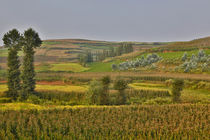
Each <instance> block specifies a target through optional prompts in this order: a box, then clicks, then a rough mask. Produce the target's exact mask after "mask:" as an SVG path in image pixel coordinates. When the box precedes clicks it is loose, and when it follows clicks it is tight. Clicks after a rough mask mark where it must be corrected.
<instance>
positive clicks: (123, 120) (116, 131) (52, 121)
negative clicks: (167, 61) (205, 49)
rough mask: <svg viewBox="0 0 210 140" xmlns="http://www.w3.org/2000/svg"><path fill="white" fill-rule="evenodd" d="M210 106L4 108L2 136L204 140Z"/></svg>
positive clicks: (0, 117) (208, 129)
mask: <svg viewBox="0 0 210 140" xmlns="http://www.w3.org/2000/svg"><path fill="white" fill-rule="evenodd" d="M209 107H210V106H209V105H187V104H185V105H182V104H179V105H165V106H120V107H119V106H118V107H83V108H82V107H81V108H76V109H73V108H68V109H61V110H59V109H57V110H55V109H54V110H42V111H38V110H24V111H23V110H22V111H21V110H20V111H12V110H10V111H9V110H6V111H0V120H1V121H0V139H1V140H11V139H17V140H18V139H34V140H40V139H43V140H45V139H60V140H63V139H64V140H65V139H73V140H80V139H81V140H82V139H85V140H92V139H99V140H100V139H103V140H104V139H107V140H108V139H109V140H112V139H113V140H128V139H130V140H133V139H148V140H151V139H153V140H154V139H161V140H162V139H167V140H170V139H171V140H176V139H202V140H205V139H206V140H208V139H209V137H210V133H209V132H210V126H209V124H210V119H209V116H210V110H209Z"/></svg>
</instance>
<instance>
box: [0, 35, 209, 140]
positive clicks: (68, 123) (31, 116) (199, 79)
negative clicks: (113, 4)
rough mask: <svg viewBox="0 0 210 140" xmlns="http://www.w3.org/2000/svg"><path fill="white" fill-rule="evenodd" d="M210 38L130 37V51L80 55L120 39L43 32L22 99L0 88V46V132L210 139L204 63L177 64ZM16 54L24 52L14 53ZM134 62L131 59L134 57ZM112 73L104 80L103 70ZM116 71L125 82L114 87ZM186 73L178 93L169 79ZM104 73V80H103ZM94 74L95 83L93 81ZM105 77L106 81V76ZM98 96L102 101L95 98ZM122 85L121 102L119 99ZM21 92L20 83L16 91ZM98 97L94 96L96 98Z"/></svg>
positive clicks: (2, 71) (1, 74) (0, 84)
mask: <svg viewBox="0 0 210 140" xmlns="http://www.w3.org/2000/svg"><path fill="white" fill-rule="evenodd" d="M208 40H209V38H205V39H201V40H194V41H190V42H171V43H144V42H142V43H141V42H133V47H134V50H135V51H134V52H132V53H128V54H123V55H121V56H116V57H109V58H106V59H105V60H103V61H100V62H92V63H87V64H86V65H81V64H79V63H78V55H79V54H83V53H84V52H85V51H87V50H91V51H102V50H103V49H108V48H109V47H114V48H116V47H118V46H119V42H106V41H91V40H82V39H67V40H65V39H64V40H46V41H44V42H43V44H42V46H41V47H40V48H39V49H36V55H35V71H36V72H37V74H36V83H37V85H36V89H35V90H36V92H35V93H34V94H31V95H29V96H28V99H27V100H25V101H22V100H21V98H18V99H17V100H16V101H14V100H12V99H11V98H10V97H7V96H6V91H7V90H8V89H7V81H6V80H7V75H6V69H7V65H6V60H7V53H8V51H7V49H5V48H0V119H1V121H0V139H30V138H32V139H115V140H118V139H119V140H122V139H126V140H127V139H204V140H205V139H206V140H207V139H209V137H210V135H209V131H210V128H209V125H208V124H209V121H210V120H209V117H208V116H209V115H210V114H209V112H210V110H209V107H210V106H209V104H210V92H209V91H210V69H209V62H208V60H206V61H205V63H206V65H207V67H206V68H207V70H206V71H204V70H202V66H203V65H204V62H202V63H201V61H198V64H197V68H196V69H195V70H193V71H189V72H184V71H181V70H180V71H175V70H174V69H175V67H176V66H180V65H182V64H183V63H184V61H183V60H182V57H183V55H184V54H185V52H187V58H186V60H185V61H191V58H192V57H193V54H194V55H196V56H197V55H198V52H199V49H202V50H204V51H205V56H206V57H208V56H210V48H209V46H210V44H209V41H208ZM152 53H156V54H157V55H158V57H160V58H162V59H161V60H160V61H158V62H157V63H154V66H155V68H154V69H151V66H152V65H153V64H151V65H145V67H136V68H133V67H131V68H129V69H127V70H119V69H113V64H116V66H119V64H121V63H122V62H129V61H131V62H132V61H133V60H136V59H139V58H142V56H144V59H147V56H148V55H149V54H152ZM19 56H20V60H21V61H22V56H23V53H22V52H20V53H19ZM132 65H133V64H132ZM105 76H110V79H108V82H110V83H109V84H108V85H103V82H104V81H103V80H102V79H103V78H104V77H105ZM118 78H121V79H122V80H123V81H125V83H126V84H127V85H126V88H125V90H124V91H123V92H122V90H121V89H119V90H118V89H117V88H116V87H115V82H116V81H117V79H118ZM175 79H182V80H183V81H184V85H183V90H182V91H181V96H180V100H179V101H178V102H174V100H173V96H174V95H173V90H172V89H173V82H174V80H175ZM109 80H110V81H109ZM94 81H95V85H94V86H91V84H92V83H93V82H94ZM106 82H107V81H105V83H106ZM102 93H106V95H105V96H103V97H104V98H107V100H108V101H109V102H108V103H107V104H98V103H97V101H98V100H100V101H101V100H102V99H103V98H102V96H99V95H101V94H102ZM122 93H125V96H123V98H124V99H125V102H124V104H119V103H118V100H119V99H120V97H121V96H119V95H121V94H122ZM19 94H21V90H20V91H19ZM95 100H96V101H95Z"/></svg>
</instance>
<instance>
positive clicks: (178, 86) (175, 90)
mask: <svg viewBox="0 0 210 140" xmlns="http://www.w3.org/2000/svg"><path fill="white" fill-rule="evenodd" d="M183 87H184V81H183V80H180V79H175V80H174V81H173V84H172V95H173V101H174V102H177V101H179V100H180V96H181V91H182V90H183Z"/></svg>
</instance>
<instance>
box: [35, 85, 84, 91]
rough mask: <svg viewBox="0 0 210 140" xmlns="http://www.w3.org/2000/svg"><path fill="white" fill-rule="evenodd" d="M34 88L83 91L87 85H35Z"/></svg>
mask: <svg viewBox="0 0 210 140" xmlns="http://www.w3.org/2000/svg"><path fill="white" fill-rule="evenodd" d="M36 90H37V91H39V90H48V91H61V92H74V91H75V92H85V91H87V90H88V87H87V86H74V85H37V86H36Z"/></svg>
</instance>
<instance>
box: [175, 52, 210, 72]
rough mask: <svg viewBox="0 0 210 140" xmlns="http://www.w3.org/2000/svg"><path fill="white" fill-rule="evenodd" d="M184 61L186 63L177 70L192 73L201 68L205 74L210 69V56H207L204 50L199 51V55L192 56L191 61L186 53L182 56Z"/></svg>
mask: <svg viewBox="0 0 210 140" xmlns="http://www.w3.org/2000/svg"><path fill="white" fill-rule="evenodd" d="M182 61H184V63H183V64H181V65H180V66H178V67H176V68H175V69H176V70H178V69H182V70H184V72H190V71H192V70H196V69H198V68H200V69H201V70H202V71H203V72H205V71H208V70H209V69H210V68H209V64H210V55H206V54H205V52H204V50H199V51H198V54H197V55H194V54H192V56H191V58H190V59H188V57H187V53H186V52H185V53H184V55H183V56H182Z"/></svg>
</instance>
